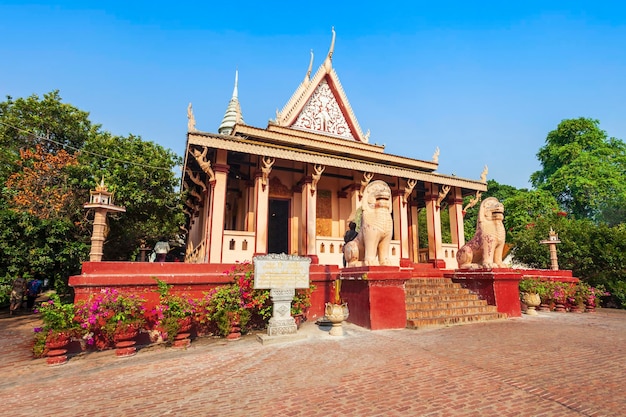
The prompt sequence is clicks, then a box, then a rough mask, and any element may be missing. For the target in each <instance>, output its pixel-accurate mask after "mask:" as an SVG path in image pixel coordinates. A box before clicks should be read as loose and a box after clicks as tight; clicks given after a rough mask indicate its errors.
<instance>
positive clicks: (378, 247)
mask: <svg viewBox="0 0 626 417" xmlns="http://www.w3.org/2000/svg"><path fill="white" fill-rule="evenodd" d="M391 210H392V208H391V189H390V188H389V185H387V183H386V182H384V181H381V180H377V181H372V182H370V183H369V184H368V185H367V187H365V190H364V191H363V198H362V200H361V224H360V229H359V234H358V235H357V237H356V238H355V239H354V240H352V241H351V242H348V243H346V244H345V245H344V247H343V254H344V257H345V259H346V265H347V266H349V267H352V266H362V265H389V264H390V260H389V244H390V243H391V236H392V233H393V219H392V218H391ZM357 220H358V219H357ZM357 224H358V223H357Z"/></svg>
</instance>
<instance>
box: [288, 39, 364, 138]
mask: <svg viewBox="0 0 626 417" xmlns="http://www.w3.org/2000/svg"><path fill="white" fill-rule="evenodd" d="M334 49H335V29H334V28H333V39H332V42H331V46H330V50H329V51H328V55H327V56H326V59H325V60H324V63H322V65H320V67H319V68H318V69H317V72H316V73H315V75H314V76H313V79H311V80H309V77H308V74H310V71H311V64H312V61H311V64H309V70H308V72H307V76H305V78H304V81H303V82H302V83H300V85H299V86H298V88H297V89H296V91H295V92H294V93H293V95H292V96H291V98H290V99H289V101H288V102H287V104H286V105H285V106H284V107H283V109H282V110H281V111H280V112H278V111H277V112H276V124H277V125H278V126H291V125H293V124H294V123H295V121H296V119H297V118H298V115H299V114H300V112H302V109H303V108H304V106H305V105H306V103H307V102H308V100H309V99H310V98H311V96H312V95H313V93H314V92H315V90H316V89H317V87H318V86H319V84H320V83H321V82H322V80H324V79H325V78H326V81H327V83H328V85H329V86H330V88H331V91H332V92H333V94H334V95H335V99H336V100H337V104H338V105H339V108H340V109H341V111H342V113H343V115H344V117H345V118H346V121H347V123H348V125H349V126H350V129H351V131H352V136H354V139H355V140H356V141H359V142H363V143H366V142H367V141H368V136H367V135H364V134H363V131H362V130H361V126H360V125H359V122H358V121H357V119H356V115H355V114H354V111H353V110H352V106H351V105H350V102H349V100H348V97H347V96H346V93H345V91H344V89H343V86H342V85H341V82H340V81H339V77H338V76H337V73H336V72H335V69H334V68H333V67H332V56H333V52H334ZM311 58H313V56H312V53H311ZM344 140H349V139H344Z"/></svg>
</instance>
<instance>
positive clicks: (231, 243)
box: [228, 239, 235, 250]
mask: <svg viewBox="0 0 626 417" xmlns="http://www.w3.org/2000/svg"><path fill="white" fill-rule="evenodd" d="M228 249H230V250H235V239H231V240H230V243H229V244H228Z"/></svg>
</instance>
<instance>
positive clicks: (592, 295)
mask: <svg viewBox="0 0 626 417" xmlns="http://www.w3.org/2000/svg"><path fill="white" fill-rule="evenodd" d="M586 295H587V298H586V299H585V304H587V305H589V306H594V307H595V306H597V307H599V306H600V302H601V301H602V298H601V297H606V296H609V295H611V293H610V292H608V291H607V290H606V288H605V287H604V285H602V284H600V285H596V286H595V287H591V286H590V287H589V291H588V292H587V294H586Z"/></svg>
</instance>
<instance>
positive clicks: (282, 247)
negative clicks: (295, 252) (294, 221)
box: [267, 199, 289, 254]
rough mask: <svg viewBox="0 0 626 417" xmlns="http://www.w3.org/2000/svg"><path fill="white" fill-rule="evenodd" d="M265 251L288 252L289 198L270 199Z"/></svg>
mask: <svg viewBox="0 0 626 417" xmlns="http://www.w3.org/2000/svg"><path fill="white" fill-rule="evenodd" d="M269 203H270V207H269V218H268V221H267V253H286V254H289V200H276V199H270V201H269Z"/></svg>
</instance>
